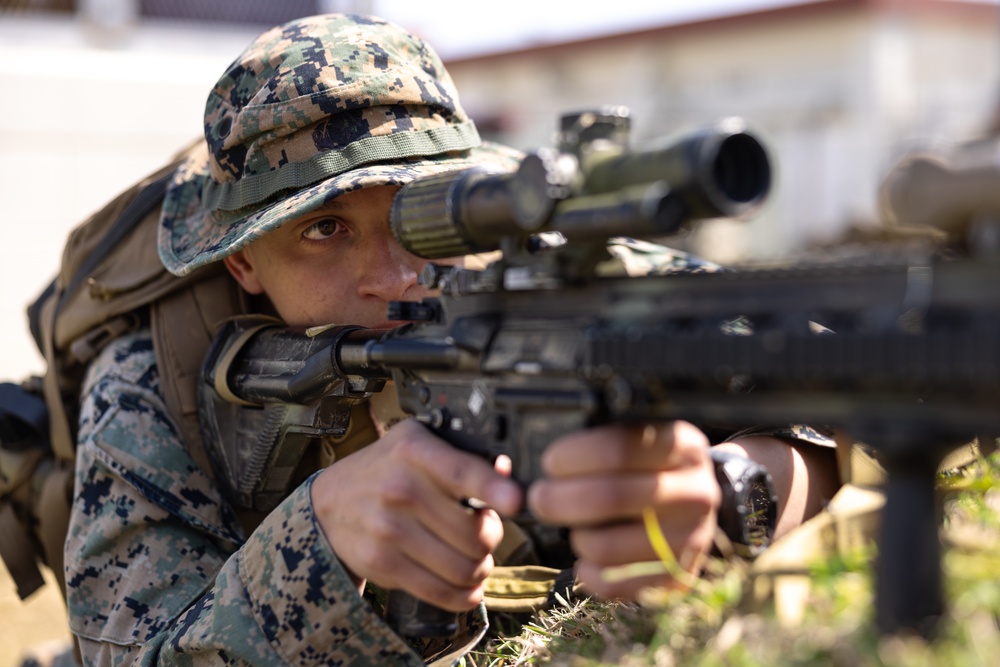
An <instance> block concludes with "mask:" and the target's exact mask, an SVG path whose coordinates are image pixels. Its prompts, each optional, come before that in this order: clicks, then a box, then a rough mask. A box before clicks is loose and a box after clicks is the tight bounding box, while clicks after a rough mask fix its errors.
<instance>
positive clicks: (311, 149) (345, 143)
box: [159, 14, 520, 275]
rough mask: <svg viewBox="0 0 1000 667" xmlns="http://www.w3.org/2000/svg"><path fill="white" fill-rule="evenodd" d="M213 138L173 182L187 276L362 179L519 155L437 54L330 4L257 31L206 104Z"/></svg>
mask: <svg viewBox="0 0 1000 667" xmlns="http://www.w3.org/2000/svg"><path fill="white" fill-rule="evenodd" d="M205 140H206V141H205V144H204V145H203V146H201V148H200V149H197V150H195V151H194V152H193V153H192V154H191V156H189V157H188V159H187V160H186V161H185V162H184V163H183V164H182V165H181V166H180V167H179V168H178V170H177V171H176V173H175V174H174V177H173V179H172V181H171V183H170V185H169V186H168V188H167V192H166V197H165V199H164V203H163V209H162V214H161V219H160V232H159V250H160V257H161V259H162V260H163V263H164V265H166V267H167V269H169V270H170V271H171V272H173V273H175V274H177V275H184V274H186V273H189V272H190V271H192V270H194V269H196V268H198V267H200V266H203V265H205V264H208V263H210V262H214V261H217V260H219V259H222V258H223V257H226V256H227V255H230V254H232V253H234V252H236V251H237V250H239V249H240V248H243V247H244V246H246V245H247V244H248V243H250V242H251V241H253V240H254V239H257V238H259V237H260V236H262V235H263V234H266V233H267V232H269V231H272V230H274V229H276V228H278V227H280V226H281V225H282V224H284V223H285V222H287V221H288V220H290V219H293V218H296V217H298V216H300V215H302V214H303V213H307V212H309V211H312V210H315V209H316V208H319V207H320V206H322V205H323V204H324V203H325V202H328V201H330V200H331V199H333V198H335V197H337V196H339V195H341V194H343V193H345V192H348V191H350V190H356V189H358V188H363V187H369V186H372V185H387V184H393V185H402V184H404V183H407V182H409V181H411V180H413V179H414V178H417V177H420V176H424V175H429V174H435V173H440V172H443V171H450V170H455V169H462V168H467V167H471V166H477V165H485V166H495V167H497V168H500V169H513V168H514V167H516V165H517V162H518V160H519V158H520V154H519V153H517V152H516V151H514V150H512V149H508V148H505V147H502V146H498V145H495V144H488V143H484V142H481V141H480V138H479V134H478V133H477V131H476V128H475V125H474V124H473V122H472V121H471V119H469V117H468V116H467V115H466V113H465V111H464V110H463V109H462V107H461V105H460V104H459V101H458V94H457V91H456V90H455V87H454V84H453V83H452V81H451V77H450V76H449V75H448V72H447V71H446V70H445V69H444V66H443V65H442V63H441V60H440V59H439V58H438V56H437V54H436V53H434V51H433V50H432V49H431V48H430V47H429V46H428V45H426V44H425V43H424V42H423V41H421V40H420V39H418V38H417V37H415V36H413V35H411V34H410V33H408V32H406V31H405V30H403V29H401V28H399V27H397V26H395V25H392V24H390V23H387V22H385V21H383V20H381V19H377V18H372V17H362V16H348V15H337V14H331V15H324V16H313V17H309V18H304V19H299V20H296V21H292V22H290V23H287V24H285V25H282V26H279V27H277V28H274V29H272V30H269V31H268V32H265V33H264V34H263V35H261V36H260V37H258V38H257V39H256V40H255V41H254V42H253V43H252V44H250V46H249V47H248V48H247V49H246V51H244V52H243V54H242V55H241V56H240V57H239V58H237V59H236V60H235V61H234V62H233V64H232V65H230V67H229V68H228V70H227V71H226V72H225V74H223V76H222V78H220V79H219V81H218V83H217V84H216V85H215V88H214V89H213V90H212V92H211V94H210V95H209V97H208V101H207V103H206V106H205Z"/></svg>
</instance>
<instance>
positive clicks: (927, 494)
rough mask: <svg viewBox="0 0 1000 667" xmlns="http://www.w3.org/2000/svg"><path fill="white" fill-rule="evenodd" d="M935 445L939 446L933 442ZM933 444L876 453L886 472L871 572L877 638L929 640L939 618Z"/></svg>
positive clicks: (940, 595)
mask: <svg viewBox="0 0 1000 667" xmlns="http://www.w3.org/2000/svg"><path fill="white" fill-rule="evenodd" d="M935 444H939V443H935ZM939 451H940V449H939V448H938V447H936V446H934V445H930V444H928V445H927V446H920V445H916V446H915V443H914V441H912V440H911V441H910V442H909V443H908V446H907V447H886V448H885V449H880V454H882V456H880V457H879V460H880V461H881V462H882V463H883V465H884V466H885V468H886V472H887V473H888V480H887V482H886V502H885V509H884V510H883V513H882V526H881V530H880V535H879V543H878V561H877V563H876V568H875V576H876V584H875V606H876V625H877V627H878V630H879V632H880V633H881V634H882V635H893V634H907V633H912V634H917V635H920V636H922V637H925V638H930V637H931V635H932V634H933V633H934V631H935V629H936V626H937V622H938V619H939V618H940V617H941V615H942V614H943V613H944V596H943V592H942V574H941V538H940V525H941V507H940V502H939V500H938V497H937V494H936V493H935V489H934V477H935V475H936V473H937V466H938V463H939V461H940V460H941V457H940V456H937V457H936V456H934V455H933V454H934V453H936V452H939Z"/></svg>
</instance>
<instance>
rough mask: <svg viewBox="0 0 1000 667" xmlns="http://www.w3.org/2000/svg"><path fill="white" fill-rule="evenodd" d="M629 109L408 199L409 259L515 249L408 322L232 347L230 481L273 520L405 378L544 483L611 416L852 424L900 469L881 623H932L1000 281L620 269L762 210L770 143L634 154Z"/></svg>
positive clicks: (217, 374) (830, 272) (438, 412)
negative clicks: (315, 444)
mask: <svg viewBox="0 0 1000 667" xmlns="http://www.w3.org/2000/svg"><path fill="white" fill-rule="evenodd" d="M623 118H627V116H624V115H622V114H617V113H605V114H586V113H585V114H578V115H575V116H572V117H569V118H567V119H564V122H563V128H562V130H563V132H562V137H563V139H562V140H561V141H560V147H559V150H557V151H540V152H538V153H534V154H531V155H529V156H527V157H526V158H525V160H524V162H523V163H522V165H521V168H520V169H519V170H518V171H517V172H515V173H513V174H495V173H488V172H483V171H477V170H470V171H464V172H458V173H451V174H445V175H440V176H435V177H431V178H427V179H421V180H417V181H414V182H412V183H411V184H409V185H406V186H404V187H403V188H402V189H401V190H400V192H399V193H398V194H397V196H396V198H395V201H394V204H393V209H392V215H391V226H392V229H393V232H394V234H395V235H396V237H397V239H398V240H399V242H400V243H401V244H402V245H403V246H404V247H406V248H407V249H408V250H410V251H411V252H413V253H415V254H417V255H420V256H422V257H426V258H428V259H432V260H433V259H439V258H444V257H451V256H457V255H466V254H470V253H474V252H483V251H487V250H492V249H495V248H500V249H502V250H503V255H502V257H501V258H499V259H497V260H496V261H495V262H493V263H491V264H489V265H488V266H487V267H486V268H485V269H484V270H481V271H476V270H469V269H464V268H458V267H450V266H443V265H435V264H433V263H430V264H428V265H427V267H426V268H425V270H424V272H423V274H422V276H421V282H422V283H423V284H424V285H426V286H427V287H431V288H435V289H437V290H439V295H438V296H435V297H432V298H427V299H424V300H423V301H421V302H419V303H410V302H404V303H395V304H393V305H392V306H391V308H390V319H396V320H404V321H407V324H404V325H402V326H400V327H398V328H394V329H390V330H369V329H362V328H358V327H353V326H334V327H328V328H322V329H319V330H314V331H309V332H306V331H302V330H295V329H288V328H284V327H281V326H275V325H274V324H273V323H270V324H266V323H265V324H263V325H259V326H251V327H244V326H241V325H239V324H238V323H233V324H232V325H231V326H230V328H229V329H228V330H227V331H224V332H223V333H222V334H220V337H219V338H218V339H217V340H216V345H214V346H213V350H212V351H211V352H210V353H209V357H208V360H207V362H206V367H205V375H204V381H203V382H202V383H201V387H202V391H203V394H204V395H203V398H202V406H203V409H204V417H205V421H206V423H208V424H209V426H210V430H213V431H214V432H215V433H216V434H218V435H217V437H216V438H215V439H214V440H215V443H216V444H215V447H216V453H215V454H214V456H213V458H214V460H215V461H216V465H217V466H218V467H219V470H220V473H221V474H220V475H219V477H220V479H222V480H224V481H227V483H228V484H229V486H230V490H231V491H232V492H233V493H234V495H235V496H236V497H239V498H242V499H243V501H244V502H249V503H254V502H256V503H257V505H258V508H260V509H266V508H267V507H266V505H267V503H270V502H277V500H278V499H280V497H281V496H282V495H283V494H284V492H285V490H286V489H287V485H288V484H289V482H290V476H291V472H292V470H293V469H294V465H295V464H296V463H297V461H298V460H299V455H300V453H301V450H302V448H304V446H305V443H306V442H308V440H309V439H310V438H313V437H317V436H321V435H340V434H343V433H344V432H345V431H346V426H347V422H348V419H349V414H350V407H351V405H353V404H354V403H355V402H357V401H359V400H363V399H365V398H367V397H369V396H370V395H371V394H372V392H376V391H381V390H382V389H383V388H384V386H385V383H386V381H387V380H389V379H392V380H393V386H394V389H395V391H396V392H397V395H398V398H399V402H400V405H401V407H402V408H403V409H404V410H405V411H406V412H408V413H409V414H412V415H414V416H415V417H416V418H417V419H418V420H419V421H421V422H423V423H424V424H426V425H427V426H428V428H430V429H431V430H432V431H434V432H435V433H436V434H438V435H439V436H441V437H442V438H443V439H445V440H447V441H448V442H450V443H452V444H453V445H455V446H456V447H459V448H461V449H463V450H466V451H469V452H473V453H476V454H479V455H481V456H484V457H487V458H490V459H492V458H495V457H496V456H497V455H499V454H507V455H509V456H510V457H511V459H512V461H513V466H514V468H513V477H514V478H515V479H517V480H519V481H521V482H523V483H525V484H527V483H530V481H531V480H534V479H536V478H538V477H539V476H540V475H541V471H540V459H541V453H542V451H543V450H544V448H545V446H546V445H547V444H548V443H549V442H550V441H551V440H552V439H554V437H556V436H557V435H559V434H562V433H565V432H568V431H572V430H575V429H579V428H583V427H586V426H589V425H593V424H597V423H607V422H624V423H642V422H649V421H658V420H674V419H685V420H688V421H692V422H694V423H696V424H734V425H744V424H789V423H811V424H817V425H833V426H837V427H839V428H842V429H844V430H845V431H846V432H847V433H849V434H850V435H851V436H853V437H854V438H856V439H858V440H862V441H864V442H866V443H867V444H869V445H871V446H873V447H876V448H877V449H878V451H879V454H880V460H881V461H882V462H883V463H884V465H885V467H886V469H887V471H888V473H889V481H888V485H887V504H886V509H885V515H884V517H885V519H884V522H883V529H882V534H881V536H880V548H881V553H880V556H879V563H878V577H877V579H878V584H877V590H876V595H877V613H876V616H877V618H876V620H877V623H878V626H879V628H880V630H881V631H883V632H885V633H893V632H897V631H900V630H909V629H914V630H919V631H928V628H929V627H931V626H932V625H933V619H935V618H936V617H937V616H939V615H940V614H941V611H942V607H943V603H942V599H941V597H942V596H941V590H940V589H941V573H940V543H939V540H938V535H937V528H938V522H939V519H938V510H937V504H936V500H935V495H934V489H933V477H934V474H935V471H936V466H937V463H938V462H939V461H940V460H941V459H942V458H943V456H944V454H945V453H946V452H947V451H948V450H949V449H951V448H952V447H953V446H955V445H957V444H960V443H963V442H966V441H968V440H970V439H972V438H973V437H975V436H977V435H981V434H984V433H988V432H994V431H995V429H996V427H997V425H998V422H1000V417H998V416H997V411H996V409H995V408H996V398H997V396H998V395H1000V349H998V346H997V343H996V335H995V333H996V331H998V325H1000V291H998V290H996V289H995V288H994V287H993V285H995V284H997V283H996V282H995V281H996V279H997V278H998V277H1000V276H998V275H997V274H998V267H997V266H996V265H993V264H990V263H988V262H983V261H976V260H969V261H962V262H959V261H954V262H940V261H936V260H934V259H933V258H929V257H907V258H903V260H901V261H895V262H881V263H877V264H871V265H861V264H858V265H854V266H850V267H846V268H845V267H826V266H804V267H787V268H772V269H758V270H733V271H723V272H719V273H695V274H674V275H648V276H643V277H621V276H614V275H607V274H606V272H605V266H606V260H607V257H608V255H607V251H606V242H607V239H608V238H609V237H613V236H638V237H650V236H663V235H667V234H671V233H675V232H677V231H678V230H679V229H682V228H683V227H684V226H685V225H688V224H690V223H691V222H692V221H696V220H700V219H703V218H707V217H716V216H720V215H727V216H745V215H747V214H749V213H751V212H753V211H754V210H755V209H756V208H757V207H758V206H759V205H760V204H761V202H762V201H763V198H764V196H765V195H766V193H767V191H768V189H769V186H770V168H769V162H768V159H767V154H766V151H765V150H764V148H763V146H762V145H761V144H760V143H759V142H758V141H757V140H756V139H755V138H754V137H753V136H752V135H751V134H750V133H748V131H747V130H746V128H745V126H744V125H743V124H742V123H741V122H740V121H738V120H734V119H730V120H727V121H725V122H723V123H721V124H719V125H716V126H714V127H712V128H709V129H708V130H706V131H698V132H695V133H692V134H690V135H687V136H685V137H682V138H681V139H680V140H678V141H675V142H673V143H670V144H668V145H666V146H665V147H653V148H650V149H646V150H644V151H640V152H631V151H628V150H627V148H626V147H625V144H624V142H623V140H622V137H623V136H627V132H626V131H625V129H623V126H624V125H625V123H623V121H622V119H623ZM549 232H558V235H556V236H557V239H556V242H552V240H551V235H549V234H547V233H549ZM540 238H542V239H546V238H547V239H548V240H547V241H543V242H539V239H540ZM735 321H739V322H741V323H742V326H741V327H739V328H737V329H735V330H734V329H732V328H731V327H728V326H726V324H727V323H732V322H735ZM815 323H820V324H822V325H824V326H826V327H829V329H832V330H833V331H835V332H836V333H834V334H829V333H822V332H818V330H819V329H818V328H817V327H816V326H815ZM225 397H228V399H227V398H225ZM237 402H243V403H244V404H249V405H256V406H266V408H267V410H270V411H271V412H270V414H269V415H268V416H267V417H265V418H264V419H263V421H264V422H265V423H266V426H265V427H264V428H261V427H260V425H259V424H260V422H255V425H254V426H251V427H248V428H246V429H245V431H248V432H259V433H262V435H260V436H259V437H251V438H249V440H250V442H251V445H249V446H244V448H243V449H240V446H239V443H238V441H239V440H240V439H241V438H239V437H236V438H234V437H228V438H227V437H226V436H225V434H238V432H239V429H238V428H234V427H233V425H234V424H238V423H239V422H240V420H241V419H243V417H241V415H243V414H245V412H246V411H240V410H239V409H238V408H237V407H235V406H236V403H237ZM205 406H211V407H210V408H205ZM227 406H230V407H231V408H232V410H230V411H229V412H226V410H227ZM264 470H267V471H268V473H269V474H268V475H263V474H262V472H261V471H264ZM255 499H256V500H255ZM262 502H263V503H264V506H261V503H262ZM522 519H523V520H524V524H523V525H524V526H525V528H526V530H527V531H528V532H529V534H530V535H531V536H532V538H533V540H534V542H535V543H536V545H537V547H538V548H539V551H540V553H541V555H542V557H543V559H544V560H547V561H550V562H551V561H556V562H564V561H565V560H566V559H567V558H569V559H571V558H572V554H571V553H569V552H568V547H567V545H566V541H565V539H564V536H563V535H562V533H561V532H560V531H559V529H558V528H557V527H551V526H544V525H540V524H537V523H535V522H532V521H530V519H529V518H522ZM914 582H920V584H919V585H914ZM426 607H427V605H424V606H423V607H419V606H416V607H410V606H405V605H404V607H403V610H402V611H397V612H396V613H395V614H394V616H393V620H394V621H396V622H397V629H398V630H399V631H400V632H401V633H402V634H415V635H433V634H448V632H449V627H451V626H450V625H449V620H448V615H447V614H445V615H444V616H443V617H441V616H437V617H435V616H433V615H432V616H430V617H429V618H428V617H425V616H424V614H427V613H428V609H426ZM452 620H453V615H452Z"/></svg>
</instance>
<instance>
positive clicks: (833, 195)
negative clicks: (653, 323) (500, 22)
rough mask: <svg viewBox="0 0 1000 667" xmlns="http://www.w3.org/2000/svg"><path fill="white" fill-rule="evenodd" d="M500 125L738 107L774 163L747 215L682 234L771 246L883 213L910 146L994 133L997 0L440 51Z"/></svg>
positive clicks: (545, 127) (467, 94)
mask: <svg viewBox="0 0 1000 667" xmlns="http://www.w3.org/2000/svg"><path fill="white" fill-rule="evenodd" d="M448 66H449V70H450V71H451V73H452V76H453V77H454V78H455V79H456V81H457V83H458V88H459V90H460V91H462V100H463V103H464V104H465V106H466V108H467V109H468V110H469V111H470V113H471V114H472V115H473V116H474V117H475V118H476V119H477V121H478V123H479V125H480V126H481V128H483V129H484V130H487V131H488V132H489V133H490V134H491V135H492V136H493V137H495V138H497V139H499V140H502V141H507V142H509V143H513V144H515V145H518V146H521V147H525V146H528V147H530V146H539V145H545V144H549V143H551V141H552V135H553V133H554V130H555V127H556V120H557V117H558V114H559V113H560V112H562V111H566V110H572V109H579V108H584V107H593V106H599V105H602V104H624V105H627V106H628V107H630V108H631V110H632V117H633V141H634V145H635V146H636V147H641V146H642V145H644V144H647V143H648V142H649V141H651V140H653V139H654V138H656V137H660V136H663V135H668V134H673V133H675V132H676V131H678V130H681V129H683V128H691V127H695V126H698V125H704V124H706V123H710V122H712V121H714V120H716V119H719V118H721V117H724V116H728V115H739V116H743V117H745V118H746V119H748V121H749V122H750V123H751V125H752V126H753V127H755V128H757V130H759V132H760V134H761V135H762V136H763V138H764V139H765V140H766V141H768V142H769V143H770V146H771V148H772V152H773V157H774V160H775V162H776V163H777V167H778V170H779V174H778V176H779V178H778V182H777V188H776V190H775V192H774V195H773V196H772V198H771V203H770V205H768V206H767V207H765V209H764V210H763V211H762V213H761V215H760V216H759V217H758V218H756V219H755V220H754V221H753V222H751V223H749V224H734V223H725V222H720V223H717V224H712V225H705V226H704V228H703V229H702V230H701V232H700V233H696V234H694V235H693V236H692V238H691V239H690V241H691V243H692V245H693V246H694V247H695V248H696V249H697V250H698V251H699V252H701V253H702V254H705V255H707V256H709V257H712V258H715V259H719V260H722V261H732V260H742V259H746V258H779V257H785V256H789V255H791V254H794V252H795V251H796V250H797V249H799V248H802V247H803V246H806V245H810V244H814V243H828V242H831V241H834V240H836V239H837V238H838V237H840V236H842V235H843V234H844V233H845V232H846V231H847V230H848V229H849V228H851V227H852V226H862V227H864V226H871V225H875V224H877V220H878V212H877V186H878V184H879V181H880V179H881V178H882V177H883V175H884V174H885V173H886V171H887V170H888V169H889V168H890V167H891V165H892V164H893V163H894V162H895V161H896V160H897V159H898V158H899V156H900V155H901V154H902V153H904V152H906V151H909V150H912V149H915V148H918V147H921V148H922V147H941V146H942V145H944V144H948V143H951V142H958V141H963V140H967V139H971V138H974V137H976V136H978V135H981V134H982V133H984V132H989V131H991V129H992V126H993V125H994V124H995V122H996V119H997V112H998V110H1000V106H998V102H1000V97H998V93H1000V86H998V84H1000V10H998V7H997V4H996V3H984V2H964V1H961V0H821V1H816V2H802V3H799V4H795V5H790V6H784V7H781V8H775V9H770V10H765V11H756V12H752V13H746V14H737V15H729V16H724V17H719V18H713V19H711V20H704V21H699V22H691V23H684V24H676V25H665V26H658V27H651V28H650V29H648V30H643V31H640V32H633V33H629V34H618V35H610V36H606V37H601V38H597V39H588V40H584V41H578V42H572V43H562V44H551V45H544V46H538V47H537V48H531V49H527V50H521V51H517V52H511V53H495V54H490V55H484V56H479V57H472V58H465V59H462V60H454V61H450V62H449V63H448Z"/></svg>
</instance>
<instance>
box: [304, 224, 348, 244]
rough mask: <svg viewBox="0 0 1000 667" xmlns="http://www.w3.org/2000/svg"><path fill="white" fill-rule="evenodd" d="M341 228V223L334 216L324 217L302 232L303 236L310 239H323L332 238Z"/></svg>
mask: <svg viewBox="0 0 1000 667" xmlns="http://www.w3.org/2000/svg"><path fill="white" fill-rule="evenodd" d="M339 230H340V223H338V222H337V221H336V220H334V219H333V218H324V219H322V220H320V221H318V222H314V223H313V224H311V225H309V226H308V227H307V228H306V229H305V231H303V232H302V237H303V238H306V239H309V240H310V241H323V240H325V239H328V238H330V237H331V236H333V235H334V234H336V233H337V232H338V231H339Z"/></svg>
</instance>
